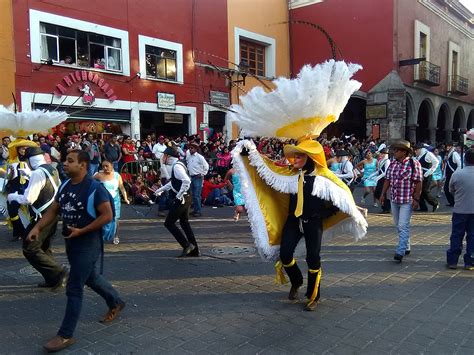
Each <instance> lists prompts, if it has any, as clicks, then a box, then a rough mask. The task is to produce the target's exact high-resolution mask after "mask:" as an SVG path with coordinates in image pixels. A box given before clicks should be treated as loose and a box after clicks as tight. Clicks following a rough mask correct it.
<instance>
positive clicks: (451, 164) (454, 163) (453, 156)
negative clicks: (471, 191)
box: [444, 142, 461, 207]
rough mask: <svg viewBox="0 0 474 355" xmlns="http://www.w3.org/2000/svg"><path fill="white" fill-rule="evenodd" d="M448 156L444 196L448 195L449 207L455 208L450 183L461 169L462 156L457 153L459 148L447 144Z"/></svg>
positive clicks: (451, 143)
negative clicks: (455, 173) (452, 177)
mask: <svg viewBox="0 0 474 355" xmlns="http://www.w3.org/2000/svg"><path fill="white" fill-rule="evenodd" d="M446 152H447V154H446V156H445V158H444V160H445V162H446V164H445V175H446V180H445V182H444V194H445V195H446V199H447V200H448V204H447V206H450V207H453V206H454V196H453V195H452V194H451V192H450V191H449V181H450V180H451V176H452V175H453V173H454V172H455V171H456V170H457V169H460V168H461V155H460V154H459V153H458V151H457V147H456V146H454V144H453V142H447V143H446Z"/></svg>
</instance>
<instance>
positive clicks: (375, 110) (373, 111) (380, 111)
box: [365, 104, 387, 120]
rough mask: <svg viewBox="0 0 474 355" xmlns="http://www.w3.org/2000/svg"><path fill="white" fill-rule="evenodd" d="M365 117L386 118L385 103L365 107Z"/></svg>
mask: <svg viewBox="0 0 474 355" xmlns="http://www.w3.org/2000/svg"><path fill="white" fill-rule="evenodd" d="M365 118H366V119H368V120H370V119H374V118H387V105H386V104H384V105H370V106H366V108H365Z"/></svg>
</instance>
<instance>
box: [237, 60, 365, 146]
mask: <svg viewBox="0 0 474 355" xmlns="http://www.w3.org/2000/svg"><path fill="white" fill-rule="evenodd" d="M359 69H362V67H361V66H360V65H358V64H346V63H345V62H343V61H339V62H336V61H334V60H329V61H327V62H324V63H322V64H318V65H316V66H314V67H312V66H310V65H305V66H304V67H303V68H302V69H301V71H300V73H299V74H298V76H297V78H295V79H287V78H279V79H277V80H275V81H274V84H275V85H276V87H277V88H276V89H275V90H274V91H271V92H265V91H264V90H263V89H262V88H261V87H255V88H254V89H252V90H251V91H250V92H249V93H248V94H247V95H246V96H244V97H242V98H241V104H240V105H233V106H232V107H231V110H232V111H234V112H231V113H230V114H229V115H230V118H231V120H233V121H235V122H236V123H237V124H238V125H239V126H240V127H241V128H242V133H243V134H244V135H248V136H266V137H281V138H293V139H301V138H303V137H312V138H314V137H317V136H319V135H320V134H321V131H322V130H323V129H324V128H326V127H327V126H328V125H329V124H330V123H331V122H334V121H337V119H338V118H339V115H340V113H341V112H342V110H343V109H344V107H345V106H346V104H347V101H348V100H349V98H350V96H351V95H352V94H353V93H354V92H355V91H357V90H358V89H359V88H360V86H361V85H362V84H361V83H360V82H358V81H356V80H351V77H352V75H353V74H354V73H355V72H357V71H358V70H359Z"/></svg>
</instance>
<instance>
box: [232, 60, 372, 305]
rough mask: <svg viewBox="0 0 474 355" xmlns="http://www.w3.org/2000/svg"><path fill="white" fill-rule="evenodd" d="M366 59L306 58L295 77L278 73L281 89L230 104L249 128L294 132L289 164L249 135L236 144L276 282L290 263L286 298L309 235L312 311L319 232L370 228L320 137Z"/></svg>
mask: <svg viewBox="0 0 474 355" xmlns="http://www.w3.org/2000/svg"><path fill="white" fill-rule="evenodd" d="M360 68H361V67H360V66H359V65H354V64H346V63H344V62H335V61H333V60H331V61H328V62H325V63H322V64H320V65H317V66H315V67H311V66H305V67H303V69H302V70H301V72H300V73H299V75H298V77H297V78H296V79H293V80H290V79H286V78H279V79H277V80H276V81H275V82H274V83H275V85H276V89H275V90H274V91H272V92H265V91H264V90H263V89H262V88H260V87H257V88H254V89H253V90H252V91H250V92H249V93H248V94H247V95H246V96H244V97H242V98H241V102H242V104H241V105H234V106H232V107H231V110H232V111H233V112H232V113H231V118H232V119H233V120H234V121H235V122H236V123H237V124H238V125H239V126H240V127H241V129H242V133H243V134H244V135H245V136H265V137H277V138H281V139H288V138H291V139H295V140H296V141H297V144H296V145H286V146H285V147H284V152H285V156H286V158H287V159H288V161H289V162H290V166H289V167H280V166H277V165H275V164H274V163H273V162H272V161H271V160H270V159H268V158H267V157H265V156H263V155H261V154H260V153H259V152H258V151H257V149H256V146H255V144H254V143H253V142H252V141H251V140H243V141H240V142H239V143H238V145H237V146H236V148H235V149H234V150H233V152H232V155H233V158H234V166H235V168H236V170H237V172H238V173H239V176H240V178H241V184H242V191H243V193H244V195H245V201H246V208H247V210H248V215H249V221H250V225H251V228H252V233H253V235H254V238H255V245H256V247H257V250H258V252H259V253H260V255H261V256H262V258H263V259H265V260H273V261H276V260H278V259H279V260H278V262H277V263H276V269H277V278H276V280H277V281H278V282H281V283H284V282H285V281H286V278H285V276H284V274H283V272H282V268H284V269H285V271H286V273H287V274H288V276H289V278H290V282H291V289H290V293H289V296H288V298H289V299H291V300H296V299H298V289H299V288H300V287H301V286H302V284H303V275H302V273H301V270H300V269H299V267H298V264H297V262H296V260H295V259H294V257H293V256H294V253H295V249H296V247H297V244H298V242H299V241H300V240H301V239H302V238H303V237H304V241H305V243H306V261H307V264H308V282H307V290H306V298H307V300H306V302H305V309H306V310H308V311H312V310H314V309H315V306H316V304H317V302H318V300H319V298H320V287H319V286H320V281H321V274H322V271H321V258H320V249H321V240H322V239H323V238H324V239H327V238H328V237H330V236H331V235H339V234H344V233H348V234H352V235H354V236H355V238H356V239H360V238H363V237H364V236H365V234H366V232H367V222H366V220H365V218H364V215H363V214H362V212H361V209H360V208H358V207H357V206H356V205H355V203H354V199H353V197H352V194H351V192H350V190H349V189H348V187H347V185H346V184H344V183H343V182H342V181H341V180H339V179H338V178H337V177H336V176H335V175H334V174H333V173H332V172H331V171H330V170H329V169H328V167H327V165H326V158H325V156H324V151H323V148H322V146H321V144H319V142H317V141H315V140H314V139H315V138H317V137H318V136H319V135H320V133H321V131H322V130H323V129H324V128H326V127H327V126H328V125H329V124H330V123H332V122H334V121H336V120H337V119H338V117H339V114H340V113H341V112H342V110H343V109H344V106H345V105H346V104H347V101H348V100H349V98H350V96H351V94H352V93H353V92H355V91H356V90H358V89H359V88H360V86H361V83H359V82H357V81H355V80H351V77H352V75H353V74H354V73H355V72H356V71H357V70H359V69H360Z"/></svg>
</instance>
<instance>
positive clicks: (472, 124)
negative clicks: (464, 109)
mask: <svg viewBox="0 0 474 355" xmlns="http://www.w3.org/2000/svg"><path fill="white" fill-rule="evenodd" d="M471 128H474V110H471V113H469V118H468V119H467V129H471Z"/></svg>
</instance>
